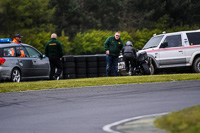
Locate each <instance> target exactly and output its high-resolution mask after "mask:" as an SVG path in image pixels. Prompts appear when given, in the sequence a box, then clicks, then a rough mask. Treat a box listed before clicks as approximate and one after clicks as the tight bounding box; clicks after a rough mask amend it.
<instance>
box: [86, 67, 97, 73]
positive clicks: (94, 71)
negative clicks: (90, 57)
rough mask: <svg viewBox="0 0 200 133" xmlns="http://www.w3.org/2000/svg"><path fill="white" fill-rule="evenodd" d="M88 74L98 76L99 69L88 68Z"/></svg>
mask: <svg viewBox="0 0 200 133" xmlns="http://www.w3.org/2000/svg"><path fill="white" fill-rule="evenodd" d="M87 73H88V74H97V73H98V69H97V68H87Z"/></svg>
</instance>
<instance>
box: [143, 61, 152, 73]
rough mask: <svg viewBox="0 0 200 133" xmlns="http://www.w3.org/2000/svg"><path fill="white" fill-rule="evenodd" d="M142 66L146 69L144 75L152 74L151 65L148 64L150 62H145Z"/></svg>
mask: <svg viewBox="0 0 200 133" xmlns="http://www.w3.org/2000/svg"><path fill="white" fill-rule="evenodd" d="M142 68H143V70H144V72H143V73H144V75H150V74H151V71H150V69H149V66H148V64H146V63H143V64H142Z"/></svg>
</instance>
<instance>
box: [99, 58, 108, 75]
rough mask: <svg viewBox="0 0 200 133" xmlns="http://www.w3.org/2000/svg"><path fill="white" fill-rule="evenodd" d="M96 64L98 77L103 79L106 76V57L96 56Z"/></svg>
mask: <svg viewBox="0 0 200 133" xmlns="http://www.w3.org/2000/svg"><path fill="white" fill-rule="evenodd" d="M97 62H98V77H105V76H106V56H105V55H98V56H97Z"/></svg>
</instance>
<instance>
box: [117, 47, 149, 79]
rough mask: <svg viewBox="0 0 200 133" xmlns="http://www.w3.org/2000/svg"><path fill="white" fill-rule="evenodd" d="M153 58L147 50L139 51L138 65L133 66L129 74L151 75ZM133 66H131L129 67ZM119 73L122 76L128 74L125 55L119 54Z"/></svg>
mask: <svg viewBox="0 0 200 133" xmlns="http://www.w3.org/2000/svg"><path fill="white" fill-rule="evenodd" d="M151 66H152V63H151V60H150V59H149V57H148V56H147V53H146V52H145V51H142V52H137V57H136V66H135V68H133V71H131V70H130V71H129V73H128V75H130V76H131V75H150V74H151ZM129 68H131V67H129ZM118 73H119V75H121V76H126V75H127V72H126V68H125V63H124V61H123V55H120V56H119V62H118Z"/></svg>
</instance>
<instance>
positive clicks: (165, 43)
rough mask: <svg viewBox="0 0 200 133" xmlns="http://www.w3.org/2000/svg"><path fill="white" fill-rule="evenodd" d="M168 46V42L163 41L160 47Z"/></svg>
mask: <svg viewBox="0 0 200 133" xmlns="http://www.w3.org/2000/svg"><path fill="white" fill-rule="evenodd" d="M166 47H168V42H163V43H161V45H160V48H166Z"/></svg>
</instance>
